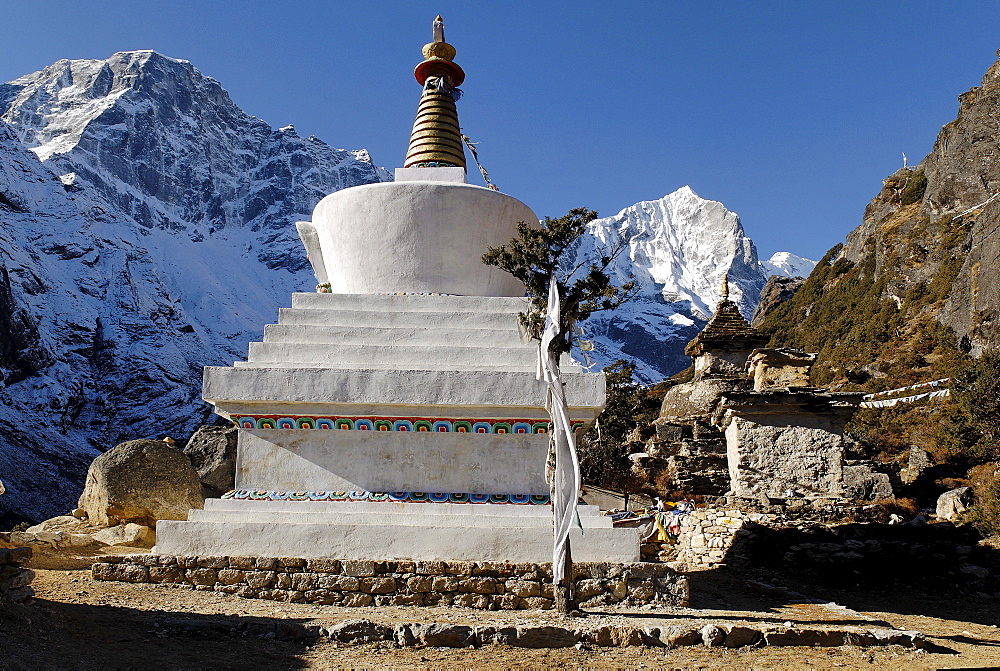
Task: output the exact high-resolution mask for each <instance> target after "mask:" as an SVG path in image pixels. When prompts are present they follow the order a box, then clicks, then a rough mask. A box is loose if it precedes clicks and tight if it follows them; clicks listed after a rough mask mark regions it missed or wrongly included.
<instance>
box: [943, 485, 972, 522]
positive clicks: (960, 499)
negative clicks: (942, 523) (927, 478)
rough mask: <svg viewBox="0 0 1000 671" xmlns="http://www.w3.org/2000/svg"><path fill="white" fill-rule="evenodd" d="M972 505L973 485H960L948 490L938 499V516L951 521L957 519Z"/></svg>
mask: <svg viewBox="0 0 1000 671" xmlns="http://www.w3.org/2000/svg"><path fill="white" fill-rule="evenodd" d="M970 505H972V487H958V488H956V489H952V490H951V491H947V492H945V493H944V494H942V495H941V496H939V497H938V500H937V511H936V512H937V517H938V519H940V520H948V521H949V522H951V521H954V520H957V519H958V518H959V517H961V515H962V513H964V512H965V511H966V510H968V508H969V506H970Z"/></svg>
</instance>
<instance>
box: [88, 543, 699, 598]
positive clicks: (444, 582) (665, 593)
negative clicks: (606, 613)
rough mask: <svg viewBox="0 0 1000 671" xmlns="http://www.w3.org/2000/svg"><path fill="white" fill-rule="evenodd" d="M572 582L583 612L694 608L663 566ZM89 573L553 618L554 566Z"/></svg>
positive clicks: (185, 568)
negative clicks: (544, 612)
mask: <svg viewBox="0 0 1000 671" xmlns="http://www.w3.org/2000/svg"><path fill="white" fill-rule="evenodd" d="M573 572H574V579H575V582H576V594H577V600H578V602H579V604H580V605H581V606H583V607H594V606H606V605H612V604H620V605H627V606H634V605H641V604H648V603H657V604H664V605H670V606H686V605H687V604H688V598H689V591H688V582H687V578H685V577H684V576H682V575H680V574H678V573H677V572H676V571H674V570H673V569H672V568H671V567H669V566H667V565H666V564H652V563H607V562H602V563H596V562H595V563H582V562H581V563H576V564H574V565H573ZM92 573H93V576H94V578H95V579H96V580H115V581H121V582H135V583H163V584H173V585H184V586H188V587H193V588H194V589H197V590H205V591H209V590H211V591H216V592H224V593H228V594H236V595H238V596H242V597H246V598H258V599H270V600H273V601H291V602H307V603H317V604H332V605H338V606H436V605H442V606H444V605H452V606H463V607H466V608H480V609H489V610H517V609H529V608H531V609H547V608H552V571H551V565H549V564H509V563H501V562H442V561H417V562H408V561H364V560H357V561H347V560H344V561H340V560H336V559H298V558H273V557H272V558H268V557H176V556H172V555H133V556H128V557H102V558H101V559H100V561H98V562H97V563H95V564H94V565H93V568H92Z"/></svg>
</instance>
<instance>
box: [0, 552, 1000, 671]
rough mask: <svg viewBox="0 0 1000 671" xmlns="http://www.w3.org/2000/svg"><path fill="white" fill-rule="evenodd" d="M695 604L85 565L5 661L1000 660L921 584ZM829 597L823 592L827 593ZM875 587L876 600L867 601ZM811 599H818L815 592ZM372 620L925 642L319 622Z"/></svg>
mask: <svg viewBox="0 0 1000 671" xmlns="http://www.w3.org/2000/svg"><path fill="white" fill-rule="evenodd" d="M693 582H694V587H695V592H694V604H693V605H694V606H696V607H697V608H690V609H676V610H673V611H670V612H658V611H657V612H653V611H636V612H617V613H604V614H591V615H589V616H588V617H586V618H583V619H582V620H573V621H571V622H570V624H569V625H568V624H567V620H564V619H561V618H559V617H558V616H556V615H554V614H552V613H549V612H519V613H503V612H481V611H471V610H465V609H459V608H335V607H328V606H326V607H324V606H313V605H309V604H286V603H274V602H269V601H261V600H245V599H240V598H237V597H232V596H228V595H222V594H218V593H214V592H197V591H193V590H189V589H180V588H170V587H163V586H153V585H132V584H124V583H114V582H99V581H94V580H92V579H91V577H90V574H89V572H88V571H62V570H38V571H37V577H36V579H35V582H34V583H33V586H34V588H35V591H36V599H35V601H34V603H32V604H30V605H26V606H9V607H6V608H5V609H3V611H2V612H0V667H2V668H14V669H18V668H24V669H29V668H30V669H36V668H52V667H61V668H98V667H100V668H108V667H139V666H141V667H143V668H191V667H202V668H235V667H247V666H249V667H251V668H260V669H283V668H344V667H347V668H384V667H387V666H389V667H408V668H425V667H426V668H452V667H454V668H459V667H461V668H522V667H525V666H530V667H548V668H579V667H586V668H601V667H613V668H646V667H661V666H664V665H667V666H672V667H685V668H690V667H699V666H708V667H713V668H719V667H722V668H726V667H740V668H748V667H786V668H787V667H790V666H795V667H803V666H811V667H822V668H829V667H836V666H846V667H857V666H860V665H865V666H870V665H874V666H876V667H881V668H942V667H973V666H1000V629H998V628H997V624H1000V621H998V617H1000V615H998V613H997V608H996V603H995V602H982V603H979V602H975V601H972V602H970V601H968V600H964V601H959V600H954V601H953V602H951V603H948V602H945V601H942V600H941V599H932V598H924V597H919V596H914V595H905V597H904V596H900V597H898V598H894V599H887V598H886V597H885V596H884V595H883V596H879V597H878V598H876V597H865V595H850V594H841V595H835V596H837V599H836V603H829V602H828V603H795V602H796V601H805V600H804V599H796V598H789V597H788V594H787V592H784V593H783V592H781V591H780V590H778V591H777V592H773V591H772V592H770V593H769V591H768V590H767V588H766V587H764V586H760V585H758V586H756V587H747V586H746V585H742V584H740V583H737V582H736V581H735V580H734V579H733V578H730V577H726V576H720V575H717V574H712V575H709V574H706V575H705V576H702V577H700V579H697V580H694V581H693ZM826 596H827V595H825V594H824V598H825V597H826ZM866 598H867V599H868V600H867V601H866ZM814 601H822V599H817V600H814ZM359 618H365V619H368V620H370V621H372V622H376V623H383V624H395V623H399V622H408V623H429V622H439V623H451V624H469V625H480V626H481V625H483V624H495V625H497V626H511V625H521V626H546V625H549V626H562V627H566V626H587V627H591V626H594V627H597V626H602V625H616V624H629V625H632V626H636V625H642V624H651V623H655V624H659V625H665V624H676V623H688V624H691V623H693V624H696V625H698V626H701V625H702V624H704V623H745V624H748V625H753V624H757V625H760V624H761V623H777V624H781V623H784V622H793V623H795V625H796V626H798V627H821V628H822V627H842V628H850V627H872V626H886V627H890V626H891V627H893V628H897V629H916V630H919V631H921V632H923V633H924V634H925V635H926V636H927V640H928V643H929V645H928V647H927V649H926V650H913V649H905V648H902V647H900V646H885V647H878V648H859V647H853V646H841V647H834V648H820V647H815V648H813V647H803V646H794V647H765V648H758V649H749V648H740V649H721V648H706V647H704V646H700V645H699V646H692V647H683V648H677V649H673V650H667V649H664V648H649V647H644V646H632V647H625V648H606V647H598V646H593V645H583V646H580V647H569V648H554V649H525V648H515V647H509V646H505V645H484V646H481V647H479V648H460V649H456V648H436V647H416V648H413V647H408V648H401V647H398V646H397V645H395V644H394V643H387V642H380V643H367V644H352V645H345V644H343V643H338V642H336V641H333V640H330V639H329V638H327V637H325V636H323V637H319V638H316V637H314V636H310V635H309V632H310V631H319V630H320V628H323V629H329V628H330V627H335V626H336V625H337V624H338V623H341V622H344V621H345V620H352V619H355V620H356V619H359Z"/></svg>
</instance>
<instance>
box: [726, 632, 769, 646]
mask: <svg viewBox="0 0 1000 671" xmlns="http://www.w3.org/2000/svg"><path fill="white" fill-rule="evenodd" d="M763 640H764V635H763V634H762V633H761V632H760V631H758V630H756V629H751V628H750V627H729V633H727V634H726V638H725V640H723V641H722V645H723V646H724V647H726V648H742V647H745V646H748V645H756V644H758V643H760V642H762V641H763Z"/></svg>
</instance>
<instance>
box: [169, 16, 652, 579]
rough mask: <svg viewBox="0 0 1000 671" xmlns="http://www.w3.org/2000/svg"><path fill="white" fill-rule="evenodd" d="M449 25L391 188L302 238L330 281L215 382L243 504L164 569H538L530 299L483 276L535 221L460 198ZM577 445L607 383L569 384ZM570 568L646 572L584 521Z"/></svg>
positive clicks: (603, 529) (327, 210)
mask: <svg viewBox="0 0 1000 671" xmlns="http://www.w3.org/2000/svg"><path fill="white" fill-rule="evenodd" d="M454 55H455V49H454V48H453V47H451V46H450V45H448V44H447V43H446V42H444V28H443V22H442V21H441V17H438V18H437V19H436V20H435V21H434V41H433V42H431V43H430V44H428V45H427V46H425V47H424V56H425V60H424V61H423V62H422V63H420V64H419V65H418V66H417V69H416V76H417V81H418V82H419V83H420V84H421V85H422V86H423V87H424V90H423V94H422V96H421V102H420V106H419V108H418V111H417V120H416V122H415V123H414V130H413V134H412V137H411V141H410V147H409V151H408V153H407V159H406V167H404V168H399V169H397V170H396V173H395V181H393V182H383V183H377V184H367V185H363V186H355V187H351V188H348V189H343V190H341V191H338V192H336V193H332V194H330V195H328V196H326V197H325V198H323V200H321V201H320V202H319V204H318V205H317V206H316V208H315V210H314V211H313V217H312V221H307V222H298V223H297V228H298V231H299V235H300V237H301V238H302V242H303V245H304V246H305V248H306V251H307V254H308V257H309V261H310V263H311V264H312V266H313V270H314V271H315V274H316V279H317V281H318V285H317V292H316V293H296V294H293V295H292V301H291V302H292V307H291V308H282V309H281V311H280V313H279V318H278V323H277V324H269V325H267V326H266V327H265V328H264V339H263V342H255V343H251V344H250V351H249V356H248V358H247V360H246V361H238V362H236V363H235V364H234V365H233V366H229V367H207V368H206V369H205V377H204V387H203V397H204V398H205V400H206V401H208V402H209V403H211V404H212V405H213V406H215V412H216V413H218V414H219V415H222V416H223V417H226V418H228V419H230V420H231V421H233V422H234V423H235V424H236V425H237V426H238V427H239V437H238V444H237V469H236V489H235V491H233V492H230V493H228V494H226V495H225V496H224V497H223V498H222V499H208V500H206V502H205V509H204V510H192V511H190V513H189V517H188V521H186V522H169V521H163V522H160V524H159V525H158V526H157V530H156V532H157V547H156V550H155V551H156V552H158V553H160V554H171V555H202V556H258V557H260V556H263V557H305V558H311V557H316V558H320V557H327V558H335V559H363V560H472V561H511V562H545V561H551V558H552V506H551V503H550V500H549V486H548V484H547V483H546V480H545V462H546V456H547V454H548V447H549V440H550V435H549V431H550V419H549V415H548V411H547V410H546V385H545V384H544V383H543V382H540V381H538V380H537V379H536V377H535V369H536V361H537V359H536V357H537V351H538V348H537V344H536V343H534V342H524V341H522V339H521V337H520V334H519V331H518V313H519V312H521V311H522V310H524V309H525V308H526V307H527V300H526V299H525V298H524V287H523V286H522V285H521V283H520V282H519V281H517V280H516V279H514V278H513V277H511V276H510V275H509V274H507V273H505V272H503V271H501V270H499V269H497V268H493V267H490V266H486V265H484V264H483V263H482V260H481V259H482V256H483V254H484V253H485V252H486V250H487V248H488V247H497V246H500V245H503V244H506V243H507V242H509V241H510V239H511V238H512V237H513V236H514V235H515V233H516V229H517V223H518V222H519V221H524V222H529V223H536V222H537V221H538V217H536V216H535V215H534V213H533V212H532V211H531V209H529V208H528V206H526V205H525V204H524V203H522V202H521V201H519V200H517V199H516V198H513V197H511V196H508V195H506V194H503V193H500V192H498V191H495V190H491V189H488V188H485V187H480V186H474V185H471V184H468V183H467V182H466V174H465V160H464V153H463V151H462V148H461V136H460V131H459V130H458V118H457V113H456V111H455V104H454V99H455V95H454V94H455V92H456V89H455V86H457V85H458V84H460V83H461V82H462V80H463V79H464V73H463V72H462V70H461V68H460V67H459V66H458V65H456V64H455V63H454V62H453V61H452V58H453V57H454ZM561 374H562V379H563V382H564V383H565V390H566V396H567V399H568V401H569V414H570V419H571V421H572V424H573V426H574V428H577V429H582V428H583V427H585V426H586V425H587V424H590V423H591V422H593V421H594V419H595V417H596V416H597V415H598V414H599V413H600V411H601V410H602V408H603V406H604V401H605V390H604V374H603V373H587V372H585V371H584V370H583V369H582V368H580V367H579V366H578V365H576V364H574V363H572V362H567V363H565V364H563V365H562V366H561ZM577 510H578V512H579V519H580V524H581V527H582V528H580V527H575V528H574V529H573V530H572V538H573V541H572V542H573V556H574V559H576V560H578V561H616V562H619V561H636V560H638V558H639V542H638V536H637V535H636V532H635V530H634V529H615V528H613V527H612V524H611V520H610V518H608V517H603V516H601V515H600V514H599V511H598V510H597V509H596V508H595V507H593V506H578V509H577Z"/></svg>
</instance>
